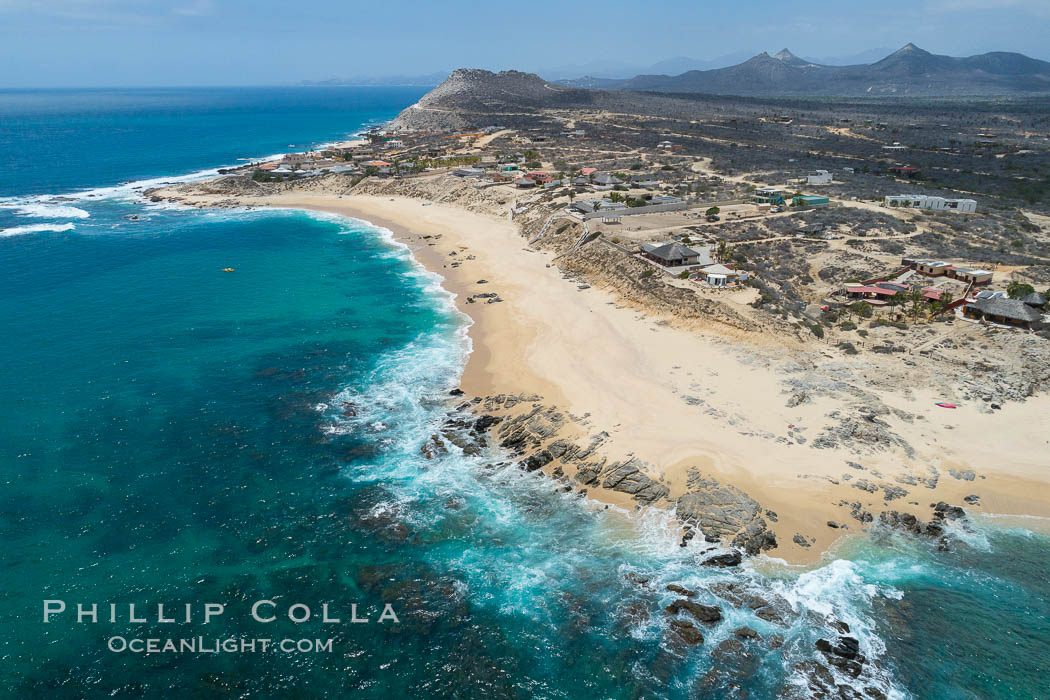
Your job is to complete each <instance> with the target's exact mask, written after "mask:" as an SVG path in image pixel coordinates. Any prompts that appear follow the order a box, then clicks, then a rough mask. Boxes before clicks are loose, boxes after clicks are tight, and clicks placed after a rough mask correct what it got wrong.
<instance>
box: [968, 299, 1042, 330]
mask: <svg viewBox="0 0 1050 700" xmlns="http://www.w3.org/2000/svg"><path fill="white" fill-rule="evenodd" d="M963 313H964V314H966V315H967V316H969V317H970V318H976V319H983V320H986V321H991V322H992V323H1002V324H1004V325H1007V326H1018V327H1020V328H1036V329H1037V328H1041V327H1042V325H1043V323H1042V322H1043V315H1042V314H1040V313H1039V312H1038V311H1036V310H1035V309H1033V308H1032V307H1031V306H1029V305H1028V304H1026V303H1024V302H1023V301H1021V300H1020V299H1004V298H998V299H978V300H977V301H975V302H973V303H972V304H966V306H964V307H963Z"/></svg>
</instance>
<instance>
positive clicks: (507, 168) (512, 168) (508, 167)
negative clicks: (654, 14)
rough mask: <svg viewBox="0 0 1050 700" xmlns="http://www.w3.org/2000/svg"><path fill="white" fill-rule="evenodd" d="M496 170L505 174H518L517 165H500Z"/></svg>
mask: <svg viewBox="0 0 1050 700" xmlns="http://www.w3.org/2000/svg"><path fill="white" fill-rule="evenodd" d="M496 169H497V170H499V171H500V172H503V173H510V172H517V170H518V164H517V163H500V164H499V165H497V166H496Z"/></svg>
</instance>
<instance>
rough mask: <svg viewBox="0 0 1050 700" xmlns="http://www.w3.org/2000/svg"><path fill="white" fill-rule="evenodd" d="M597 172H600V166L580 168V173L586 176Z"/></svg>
mask: <svg viewBox="0 0 1050 700" xmlns="http://www.w3.org/2000/svg"><path fill="white" fill-rule="evenodd" d="M596 172H598V168H580V175H583V176H584V177H588V176H590V175H594V174H595V173H596Z"/></svg>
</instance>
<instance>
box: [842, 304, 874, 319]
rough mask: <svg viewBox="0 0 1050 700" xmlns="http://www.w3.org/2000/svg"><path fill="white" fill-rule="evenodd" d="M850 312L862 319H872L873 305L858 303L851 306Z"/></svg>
mask: <svg viewBox="0 0 1050 700" xmlns="http://www.w3.org/2000/svg"><path fill="white" fill-rule="evenodd" d="M848 308H849V312H850V314H852V315H855V316H859V317H861V318H871V304H869V303H868V302H866V301H856V302H854V303H852V304H850V305H849V307H848Z"/></svg>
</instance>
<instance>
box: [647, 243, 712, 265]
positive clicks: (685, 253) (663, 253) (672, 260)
mask: <svg viewBox="0 0 1050 700" xmlns="http://www.w3.org/2000/svg"><path fill="white" fill-rule="evenodd" d="M642 255H643V256H644V257H646V258H648V259H650V260H652V261H653V262H656V263H659V264H660V265H663V266H664V267H681V266H683V265H696V264H697V263H698V262H699V260H700V253H698V252H696V251H695V250H693V249H692V248H690V247H688V246H685V245H682V244H681V243H664V244H663V245H660V246H654V245H643V246H642Z"/></svg>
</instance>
